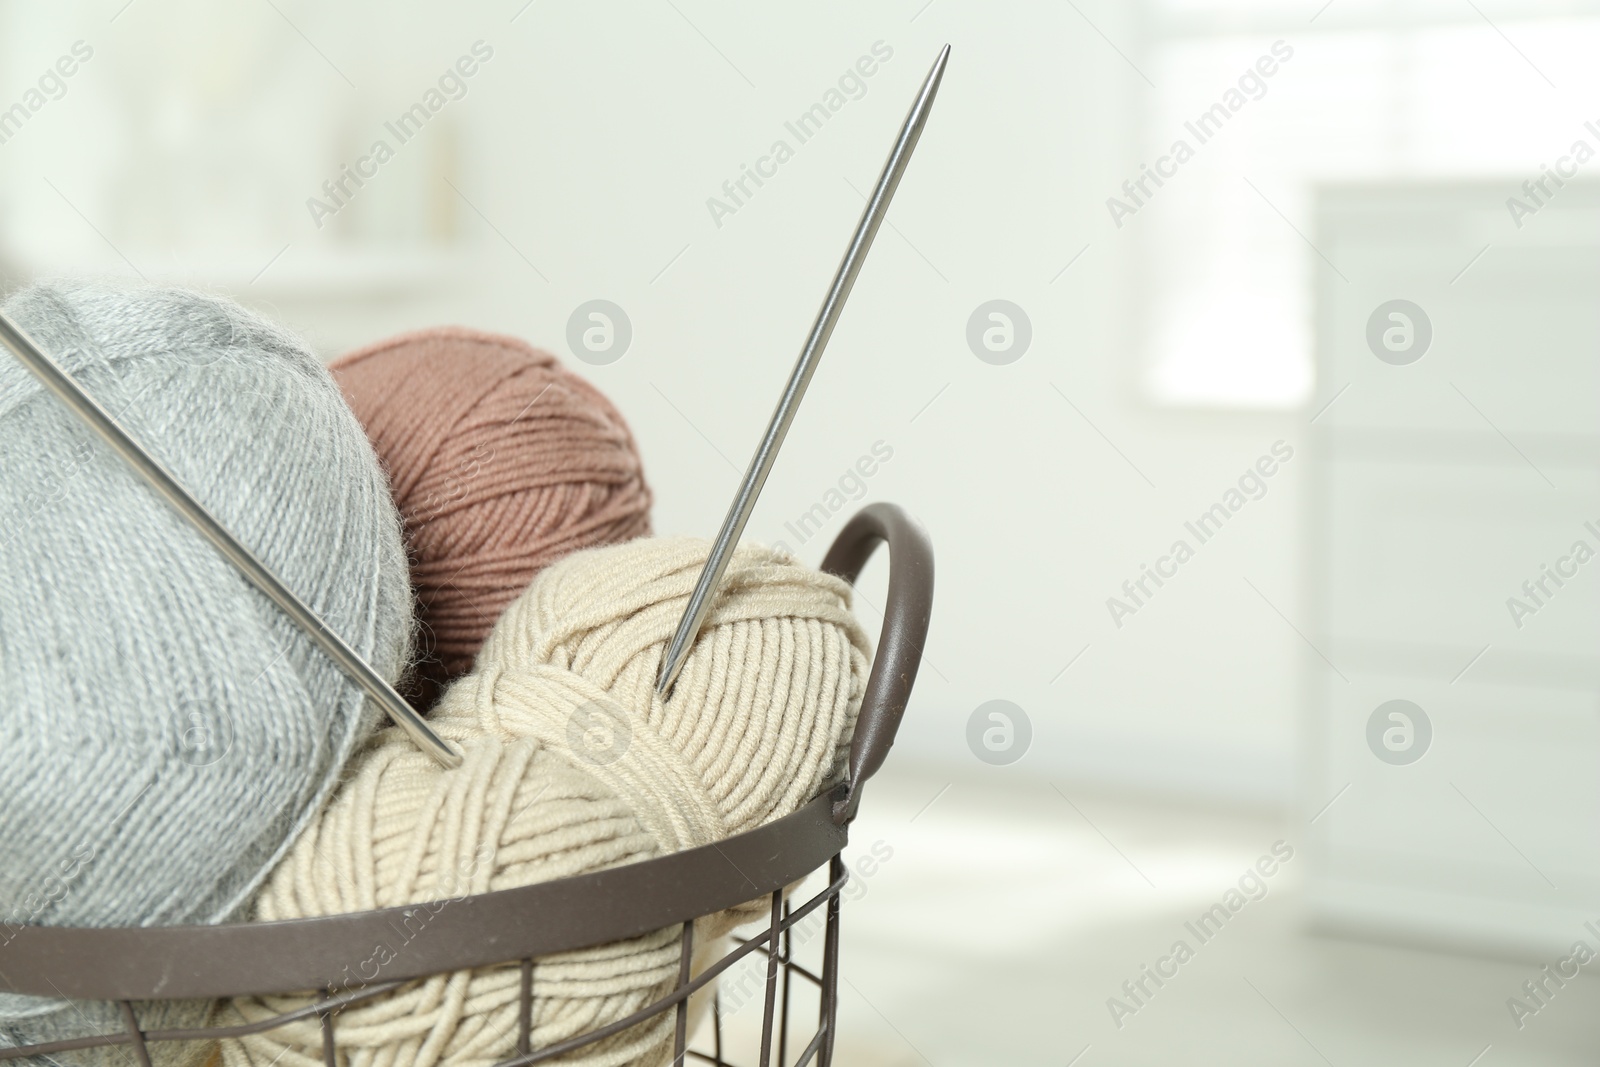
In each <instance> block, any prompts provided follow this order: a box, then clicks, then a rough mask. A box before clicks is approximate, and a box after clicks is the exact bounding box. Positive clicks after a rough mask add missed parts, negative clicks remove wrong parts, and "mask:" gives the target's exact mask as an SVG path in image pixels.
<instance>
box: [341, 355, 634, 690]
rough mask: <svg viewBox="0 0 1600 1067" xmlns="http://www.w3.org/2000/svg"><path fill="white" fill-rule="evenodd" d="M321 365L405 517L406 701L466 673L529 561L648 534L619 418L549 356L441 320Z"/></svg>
mask: <svg viewBox="0 0 1600 1067" xmlns="http://www.w3.org/2000/svg"><path fill="white" fill-rule="evenodd" d="M332 370H333V375H334V378H335V379H337V381H338V382H339V386H340V388H341V389H343V390H344V394H345V396H346V398H347V399H348V400H349V401H350V405H351V407H352V408H353V409H354V410H355V412H356V415H357V416H358V417H359V418H360V419H361V422H362V425H364V426H365V427H366V429H367V433H368V435H369V436H370V437H371V439H372V443H373V445H374V447H375V448H376V449H377V450H378V455H379V458H380V459H381V460H382V461H383V463H384V466H385V467H387V468H388V471H389V477H390V480H391V483H392V487H393V490H394V497H395V501H396V502H397V503H398V505H399V507H400V512H401V514H402V516H403V517H404V518H405V524H406V545H407V548H408V549H409V550H410V553H411V574H412V582H413V584H414V585H415V588H416V595H417V604H418V612H419V621H420V622H421V635H420V636H421V644H422V646H423V648H422V654H421V656H420V657H419V660H418V663H417V677H416V679H415V680H414V681H413V682H412V683H411V684H410V685H409V686H408V687H407V695H408V696H410V697H411V698H412V699H413V701H414V702H415V703H416V704H417V705H418V706H419V707H422V708H426V707H428V706H429V705H431V704H432V703H433V701H434V699H435V698H436V697H437V695H438V692H439V691H440V690H441V689H442V688H443V686H444V685H445V684H446V683H447V682H449V681H450V680H451V679H453V678H456V677H459V676H460V675H462V674H465V673H466V672H467V671H468V670H469V669H470V668H471V666H472V661H473V657H474V656H476V655H477V652H478V648H479V647H480V646H481V645H482V644H483V639H484V638H485V637H486V636H487V635H488V633H489V630H490V628H491V627H492V626H493V625H494V623H495V620H496V619H498V618H499V617H500V613H501V612H502V611H504V610H505V608H506V605H508V604H510V603H511V601H512V600H513V599H515V598H516V597H517V595H518V594H520V593H521V592H522V591H523V590H524V589H526V588H527V587H528V583H529V582H531V581H532V580H533V576H534V575H535V574H537V573H539V571H540V570H541V569H543V568H544V567H546V566H547V565H549V564H550V563H552V562H554V561H555V560H557V559H560V558H561V557H562V556H565V555H567V554H569V553H571V552H574V551H576V550H578V549H582V548H590V547H593V546H596V545H604V544H614V543H616V542H620V541H629V540H632V539H633V538H635V537H646V536H648V535H649V533H650V490H649V488H648V487H647V486H646V485H645V481H644V472H643V467H642V465H641V463H640V461H639V452H638V449H637V447H636V446H635V445H634V441H633V436H632V434H630V433H629V432H628V426H627V423H625V422H624V421H623V419H622V416H621V415H620V414H619V413H618V412H617V410H616V408H614V407H613V406H612V405H611V402H610V401H608V400H607V399H606V398H605V397H604V396H603V395H602V394H601V393H600V391H599V390H597V389H596V388H595V387H594V386H592V385H590V384H589V383H588V382H586V381H584V380H583V379H582V378H580V377H579V376H578V375H576V374H574V373H572V372H571V371H569V370H567V369H566V368H565V367H563V366H562V365H561V364H560V363H559V362H558V361H557V360H556V358H555V357H554V356H552V355H550V354H549V353H548V352H541V351H539V350H538V349H535V348H533V347H531V346H530V345H528V344H527V343H526V342H524V341H520V340H518V339H517V338H515V337H505V336H501V335H499V334H491V333H482V332H480V331H477V330H469V329H466V328H463V327H459V326H447V327H441V328H437V329H429V330H421V331H418V332H416V333H409V334H403V335H401V336H399V337H394V338H391V339H389V340H387V341H382V342H379V343H378V344H375V345H372V346H370V347H368V348H364V349H361V350H360V351H357V352H353V353H351V354H350V355H348V356H345V357H344V358H343V359H341V360H339V361H338V362H336V363H335V364H334V365H333V367H332Z"/></svg>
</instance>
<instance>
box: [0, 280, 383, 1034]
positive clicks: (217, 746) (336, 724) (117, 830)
mask: <svg viewBox="0 0 1600 1067" xmlns="http://www.w3.org/2000/svg"><path fill="white" fill-rule="evenodd" d="M6 310H7V312H8V313H9V314H10V315H11V316H12V317H13V318H15V319H16V320H17V322H18V323H19V324H20V325H21V326H22V327H23V329H25V330H26V331H27V332H28V333H29V334H30V335H32V337H33V338H34V340H36V341H37V342H38V343H39V344H40V345H41V346H42V347H43V348H44V349H45V350H46V351H47V352H49V353H51V354H52V355H53V356H54V357H55V358H56V360H57V361H58V362H59V363H61V364H62V366H64V367H65V369H66V370H67V371H68V372H69V373H71V374H73V375H74V376H75V377H76V378H77V379H78V381H79V382H81V383H82V384H83V386H84V388H85V389H86V390H87V391H88V392H89V393H90V395H92V396H94V397H95V398H96V399H97V400H98V401H99V402H100V403H101V404H102V405H104V406H105V407H106V408H107V409H108V410H109V411H110V412H111V413H112V414H113V415H115V416H116V417H117V418H118V419H119V420H120V421H121V422H122V423H123V425H124V426H125V427H126V428H127V429H128V431H129V432H130V433H131V434H132V435H133V436H134V437H135V439H137V440H138V441H140V442H141V443H143V444H144V445H145V447H146V448H147V449H149V450H150V451H151V452H152V453H154V454H155V456H156V457H157V458H158V459H159V460H161V461H162V462H163V463H164V464H166V466H167V468H168V469H169V470H171V471H172V472H173V473H174V474H175V475H176V476H177V477H178V479H179V481H181V482H182V483H183V484H184V485H185V486H187V487H188V488H189V490H190V491H191V492H192V493H193V494H194V495H195V496H196V497H197V498H198V499H199V500H200V502H201V503H202V504H204V505H206V506H207V507H208V508H210V509H211V511H212V513H213V514H214V515H216V516H217V517H218V519H220V520H221V521H222V523H223V524H224V525H225V526H227V527H228V528H229V529H230V530H231V531H232V532H233V533H234V535H235V536H236V537H238V538H239V539H240V540H241V541H243V542H244V544H245V545H246V546H247V547H249V548H251V549H252V550H253V551H254V552H255V553H256V554H257V556H259V557H260V558H261V559H262V560H263V561H264V562H265V563H266V564H267V566H269V567H270V568H272V569H273V570H274V571H275V572H276V573H277V574H278V575H279V576H280V577H281V578H282V579H283V580H284V582H285V583H286V584H287V585H288V586H289V587H290V588H291V589H292V590H294V591H295V592H296V593H297V594H298V595H299V596H300V597H301V599H303V600H304V601H305V602H306V603H307V604H309V605H310V606H311V608H312V609H313V610H315V611H316V612H318V613H319V614H320V615H321V616H322V617H323V618H324V619H326V620H328V622H329V624H330V625H331V626H332V627H333V629H334V630H336V631H337V632H338V633H339V634H340V635H341V636H342V637H343V638H344V639H345V640H346V641H348V642H349V643H350V645H351V646H352V647H354V648H355V649H356V651H358V652H359V653H361V654H362V655H363V656H365V657H366V658H367V659H368V661H369V662H371V663H372V664H373V666H374V667H375V668H376V669H377V670H378V671H379V672H380V673H381V674H383V675H385V676H386V677H388V678H389V679H391V680H393V679H395V678H396V677H397V676H398V674H399V672H400V670H401V668H402V666H403V663H404V660H405V655H406V651H407V645H408V641H409V637H410V631H411V622H410V619H411V602H410V587H409V580H408V577H407V568H406V558H405V549H404V547H403V544H402V541H401V535H400V520H399V516H398V515H397V513H396V511H395V508H394V505H393V503H392V502H391V500H390V496H389V490H388V485H387V482H386V480H385V478H384V475H383V472H382V470H381V469H380V467H379V465H378V461H377V459H376V458H375V456H374V455H373V452H372V449H371V447H370V445H369V444H368V442H367V438H366V435H365V434H364V433H363V432H362V429H361V426H360V425H359V423H357V421H356V419H355V417H354V415H353V414H351V412H350V411H349V409H348V408H347V407H346V405H345V403H344V400H343V398H342V397H341V396H340V394H339V391H338V389H337V387H336V386H335V385H334V382H333V380H332V378H331V377H330V376H329V374H328V372H327V371H326V370H325V369H324V368H323V366H322V364H321V363H320V361H319V360H318V359H317V358H316V357H315V356H314V355H313V354H312V353H311V352H310V351H309V350H307V348H306V347H305V345H304V344H303V343H301V342H300V341H298V340H297V339H296V338H294V337H293V336H292V335H290V334H289V333H287V332H285V331H284V330H282V329H280V328H279V327H277V326H274V325H272V324H271V323H269V322H267V321H265V320H263V319H261V318H259V317H257V316H255V315H253V314H251V313H249V312H247V311H245V310H244V309H242V308H240V307H238V306H237V305H235V304H233V303H231V302H229V301H226V300H222V299H218V298H216V297H212V296H208V295H205V294H201V293H194V292H186V291H181V290H171V289H126V288H117V287H109V286H102V285H89V284H81V283H74V284H62V285H56V286H48V287H36V288H33V289H29V290H27V291H25V292H22V293H19V294H18V295H16V296H14V297H13V298H12V299H11V300H9V301H8V302H7V304H6ZM376 721H377V712H376V710H375V709H373V708H372V707H371V706H370V703H369V702H368V701H367V700H366V699H365V698H364V696H363V694H362V692H361V691H360V690H359V689H358V688H357V687H356V685H355V684H354V683H353V682H351V681H349V680H348V679H347V678H346V677H345V676H344V675H343V674H342V673H341V672H340V671H339V669H338V668H337V667H336V666H334V664H333V663H332V662H331V661H330V660H329V659H328V658H327V657H326V656H325V655H324V654H323V653H322V652H321V651H320V650H319V649H318V648H317V647H316V646H315V645H314V644H313V642H312V641H311V639H310V638H309V637H307V636H305V635H304V634H302V633H301V631H300V630H299V629H298V628H297V627H296V626H295V625H294V624H293V623H292V622H290V621H289V620H288V619H287V618H286V617H284V616H283V615H282V614H281V613H280V612H279V611H278V610H277V608H276V607H275V606H274V605H273V604H272V603H271V602H270V601H268V600H267V598H266V597H265V596H263V595H261V594H260V593H258V592H256V591H255V589H254V588H253V587H251V586H250V585H249V584H248V583H247V582H246V581H245V580H244V578H242V577H241V576H240V575H239V574H238V573H237V572H236V571H235V570H234V569H233V567H232V566H231V565H230V564H229V563H228V562H227V561H226V560H225V559H224V558H223V557H222V555H221V554H220V553H219V552H218V551H217V550H216V549H215V548H213V547H212V546H211V545H210V543H208V542H207V541H205V540H204V539H203V538H202V537H201V536H200V535H199V534H197V533H195V532H194V531H193V530H192V529H191V528H190V527H189V526H188V525H187V524H186V523H185V522H184V520H183V519H182V518H181V517H180V516H179V515H178V514H177V513H176V512H175V511H174V510H173V509H172V508H171V507H170V506H169V505H168V504H167V503H166V502H165V501H164V500H162V499H161V498H160V497H159V496H157V495H156V494H155V492H154V491H152V490H151V489H149V488H148V487H147V486H146V485H145V484H144V483H143V482H142V481H141V480H140V479H139V478H138V477H137V475H135V474H134V473H133V471H132V470H131V469H129V468H128V467H127V465H126V464H125V463H124V462H123V461H122V460H121V459H120V458H119V457H118V456H117V455H116V454H115V453H113V452H112V451H111V450H110V448H108V447H107V446H106V445H104V444H103V443H102V442H100V441H99V439H98V438H95V437H94V436H93V435H92V434H90V433H89V431H88V430H86V429H85V428H83V427H82V426H81V425H80V424H79V423H78V422H77V420H76V419H75V418H74V417H73V416H72V415H71V413H70V412H68V411H67V410H66V408H65V407H64V406H63V405H62V404H61V403H60V402H59V401H58V400H57V399H56V398H55V397H53V396H51V395H49V394H48V393H46V392H45V391H44V390H43V389H42V387H41V386H40V385H39V384H38V383H37V382H36V381H35V380H34V378H33V377H32V376H31V375H30V374H29V373H28V372H27V371H26V369H25V368H24V367H23V366H22V365H21V364H20V363H18V362H17V361H16V359H15V358H14V357H13V356H11V354H10V353H8V352H5V351H4V350H3V349H0V971H4V970H5V969H6V962H5V958H6V951H7V950H6V943H7V942H9V941H10V937H11V931H12V929H13V928H14V927H15V926H16V925H22V924H38V925H50V926H146V925H170V924H180V923H217V922H225V921H231V920H237V919H242V918H244V917H245V912H246V909H247V907H248V905H249V903H250V901H251V899H252V897H253V895H254V893H255V891H256V889H257V888H258V887H259V886H260V884H261V882H262V881H263V880H264V878H265V877H266V876H267V874H268V873H270V871H271V870H272V867H273V866H274V864H275V863H276V862H277V860H278V859H279V857H280V856H282V855H283V853H284V852H285V851H286V849H287V847H288V845H289V844H290V843H291V841H292V840H293V838H294V837H295V835H296V834H297V833H298V832H299V830H300V829H301V827H303V826H304V825H305V824H306V822H307V821H308V820H309V819H310V818H311V817H312V815H314V814H315V812H316V810H317V809H318V808H319V806H320V805H321V804H322V802H323V800H324V799H325V798H326V797H327V796H328V794H329V793H330V791H331V790H332V788H333V786H334V785H335V783H336V781H337V779H338V776H339V774H340V771H341V769H342V768H343V766H344V763H345V761H346V759H347V758H348V757H349V756H350V754H351V752H352V750H353V749H354V748H355V746H356V745H357V744H358V743H359V742H360V740H361V739H362V738H363V736H364V735H365V734H366V733H367V732H368V731H369V730H370V729H371V728H372V727H373V726H374V725H375V724H376ZM153 962H154V961H153ZM209 1011H210V1005H209V1004H196V1003H192V1002H191V1003H187V1004H185V1003H179V1004H174V1005H161V1004H149V1005H141V1006H139V1012H140V1018H141V1023H142V1025H143V1026H144V1027H145V1028H146V1029H158V1028H167V1027H187V1026H193V1025H197V1024H198V1023H200V1022H202V1021H203V1020H204V1019H205V1018H206V1016H207V1015H208V1014H209ZM121 1025H122V1024H121V1020H120V1016H119V1015H118V1011H117V1009H116V1007H115V1006H114V1005H101V1004H89V1003H76V1004H70V1005H69V1004H66V1003H64V1002H63V1001H60V1000H40V999H36V998H32V997H21V996H15V995H7V994H0V1046H7V1045H9V1046H11V1047H15V1046H16V1045H19V1044H31V1043H35V1042H40V1041H52V1040H61V1039H64V1038H71V1037H81V1036H86V1035H88V1034H89V1033H91V1032H93V1031H96V1030H98V1031H109V1030H112V1029H121ZM151 1051H152V1053H153V1054H156V1055H157V1056H159V1057H161V1058H162V1060H163V1061H164V1062H166V1063H174V1062H177V1061H178V1060H179V1059H181V1058H182V1051H181V1049H180V1048H178V1047H174V1046H165V1047H164V1046H161V1045H154V1046H151ZM51 1059H52V1060H56V1061H57V1062H63V1063H73V1064H86V1063H131V1062H132V1059H131V1053H130V1052H128V1051H126V1050H119V1049H101V1050H95V1051H90V1052H74V1053H64V1054H60V1056H59V1057H51Z"/></svg>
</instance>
